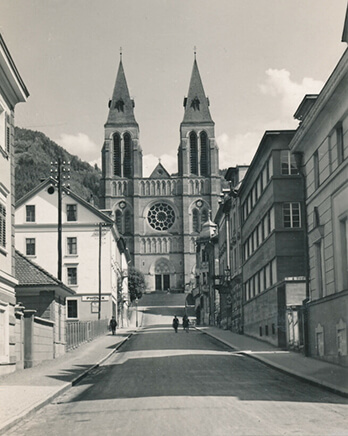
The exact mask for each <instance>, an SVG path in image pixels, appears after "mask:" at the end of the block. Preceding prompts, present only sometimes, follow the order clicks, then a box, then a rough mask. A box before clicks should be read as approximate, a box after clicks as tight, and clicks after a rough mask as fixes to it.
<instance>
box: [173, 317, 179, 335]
mask: <svg viewBox="0 0 348 436" xmlns="http://www.w3.org/2000/svg"><path fill="white" fill-rule="evenodd" d="M178 327H179V320H178V318H177V317H176V315H174V318H173V329H174V330H175V333H178Z"/></svg>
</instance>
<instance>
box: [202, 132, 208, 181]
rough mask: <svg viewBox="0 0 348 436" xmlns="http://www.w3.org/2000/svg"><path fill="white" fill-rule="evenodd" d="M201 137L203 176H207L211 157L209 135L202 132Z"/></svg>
mask: <svg viewBox="0 0 348 436" xmlns="http://www.w3.org/2000/svg"><path fill="white" fill-rule="evenodd" d="M200 139H201V162H200V163H201V176H207V175H208V173H209V171H208V158H209V150H208V136H207V134H206V133H205V132H202V133H201V134H200Z"/></svg>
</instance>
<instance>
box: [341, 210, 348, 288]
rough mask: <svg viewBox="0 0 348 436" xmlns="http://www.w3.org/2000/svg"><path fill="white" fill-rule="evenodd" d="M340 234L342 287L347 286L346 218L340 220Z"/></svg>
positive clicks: (347, 227) (347, 250)
mask: <svg viewBox="0 0 348 436" xmlns="http://www.w3.org/2000/svg"><path fill="white" fill-rule="evenodd" d="M340 236H341V238H340V239H341V244H342V246H341V248H342V249H341V259H342V285H343V289H347V288H348V218H345V219H343V220H341V221H340Z"/></svg>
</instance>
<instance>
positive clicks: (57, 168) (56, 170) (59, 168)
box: [51, 158, 70, 281]
mask: <svg viewBox="0 0 348 436" xmlns="http://www.w3.org/2000/svg"><path fill="white" fill-rule="evenodd" d="M67 165H68V166H67ZM69 165H70V162H65V161H63V162H62V160H61V159H60V158H58V160H57V161H56V162H51V166H52V168H51V176H52V177H53V178H54V180H55V187H56V188H57V189H58V226H57V231H58V243H57V249H58V268H57V278H58V280H60V281H61V280H62V258H63V256H62V194H63V187H67V188H70V184H69V183H68V184H67V185H66V186H65V180H69V179H70V167H69ZM65 172H67V173H68V174H63V175H62V173H65Z"/></svg>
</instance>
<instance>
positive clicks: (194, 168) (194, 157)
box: [190, 132, 198, 175]
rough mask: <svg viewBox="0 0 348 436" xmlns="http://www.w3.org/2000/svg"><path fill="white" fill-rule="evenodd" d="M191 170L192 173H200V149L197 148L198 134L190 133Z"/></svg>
mask: <svg viewBox="0 0 348 436" xmlns="http://www.w3.org/2000/svg"><path fill="white" fill-rule="evenodd" d="M190 170H191V174H196V175H198V149H197V135H196V134H195V133H194V132H192V133H190Z"/></svg>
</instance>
